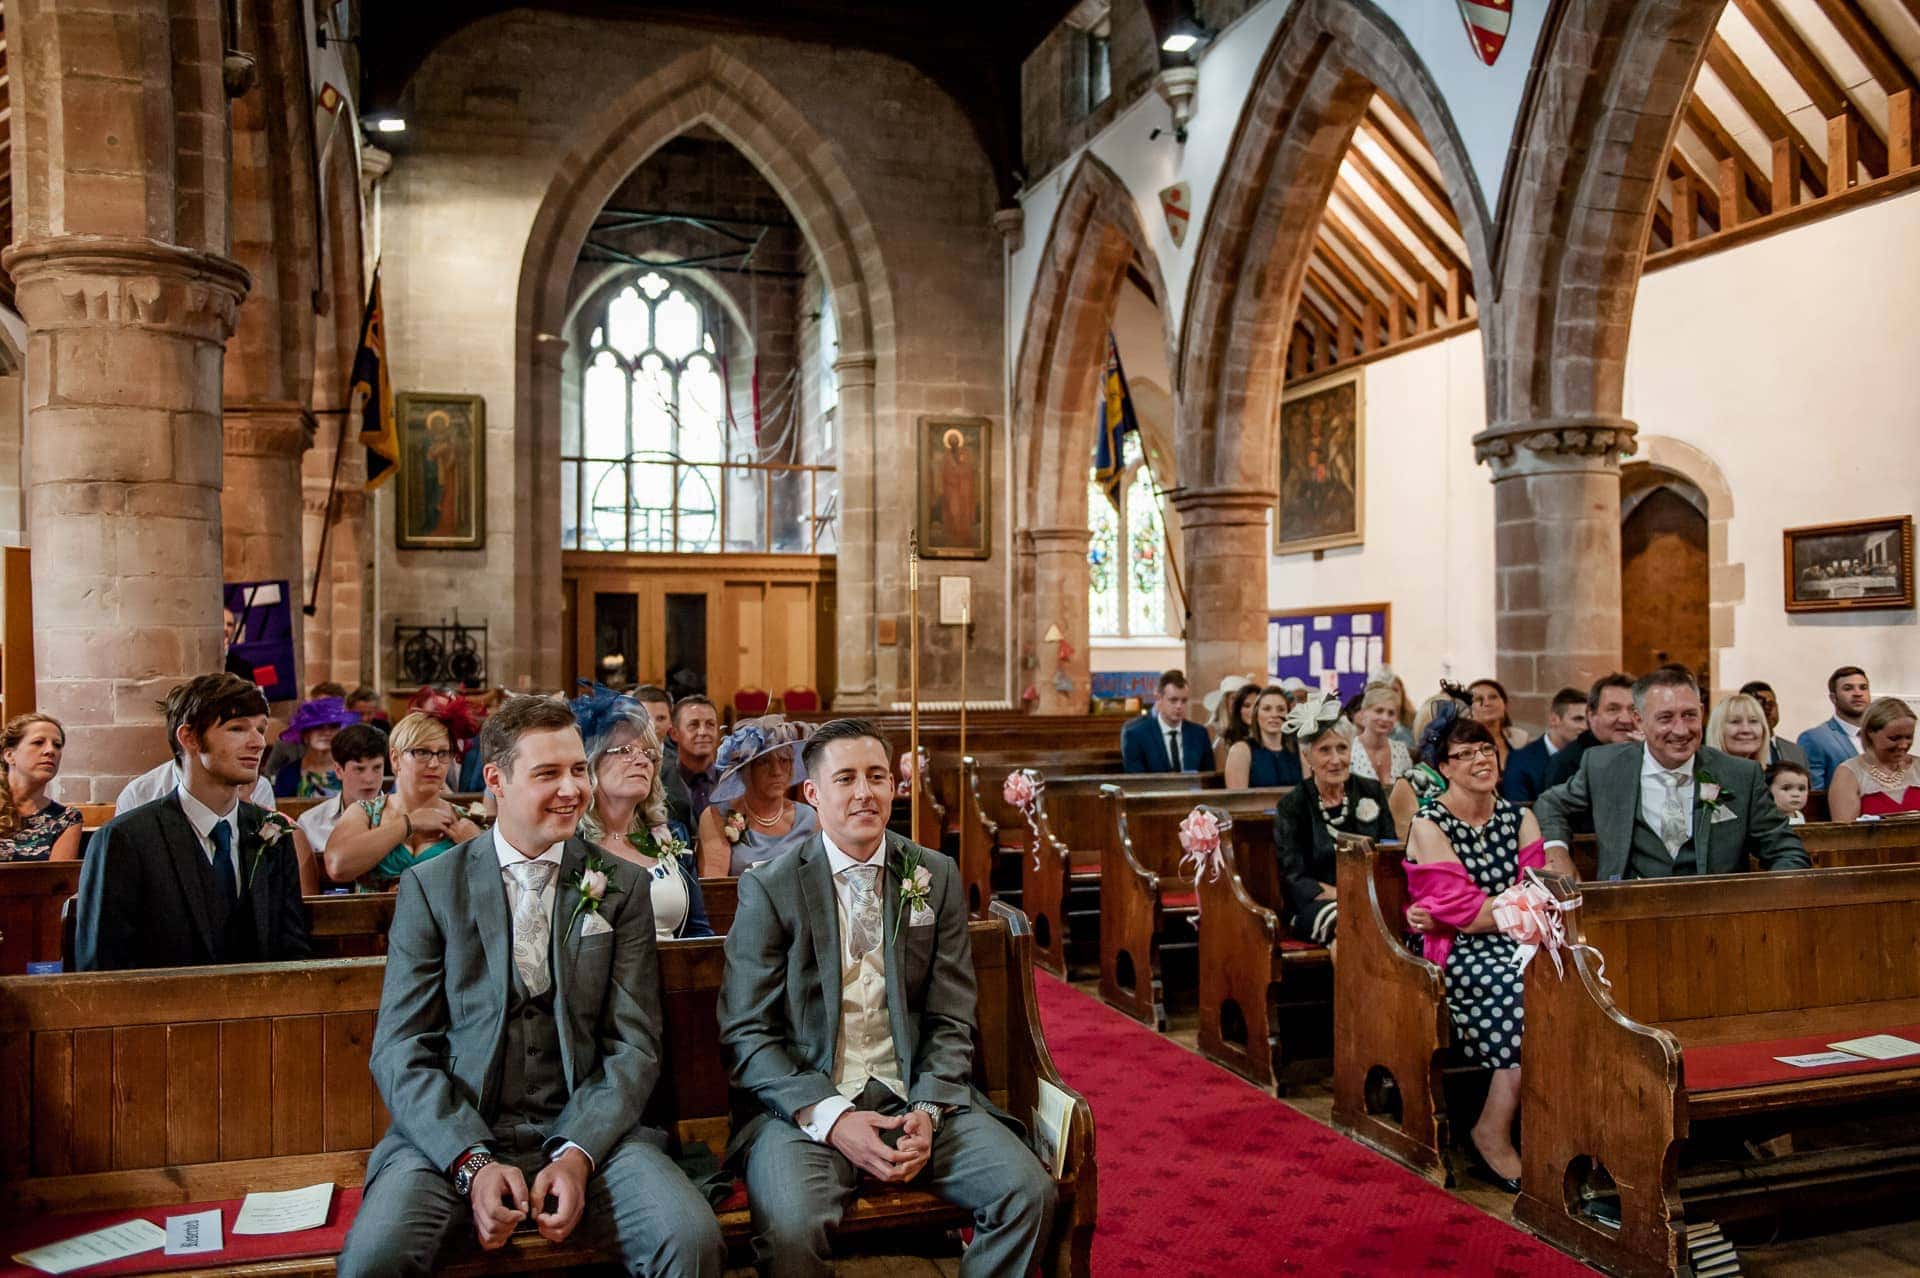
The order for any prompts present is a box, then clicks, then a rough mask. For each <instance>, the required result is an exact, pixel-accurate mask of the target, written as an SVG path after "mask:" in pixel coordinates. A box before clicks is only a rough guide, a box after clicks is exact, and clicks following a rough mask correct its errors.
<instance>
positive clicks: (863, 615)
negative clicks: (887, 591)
mask: <svg viewBox="0 0 1920 1278" xmlns="http://www.w3.org/2000/svg"><path fill="white" fill-rule="evenodd" d="M875 369H876V361H875V360H874V357H873V356H872V355H868V354H861V353H858V352H855V353H850V354H846V355H842V356H841V357H840V358H839V359H837V360H835V361H834V363H833V371H834V372H835V373H837V374H838V375H839V377H840V407H839V409H838V416H839V419H840V516H839V519H840V550H839V553H838V555H837V556H836V559H835V568H834V595H835V598H836V600H837V603H836V607H837V609H838V616H837V617H836V618H835V622H834V629H835V631H836V632H837V634H838V636H839V648H840V652H839V670H838V674H837V676H836V681H835V684H836V686H835V688H834V694H833V708H834V709H835V710H873V709H876V708H878V707H879V705H880V678H879V662H878V660H877V658H878V653H877V651H876V649H877V647H878V643H879V633H878V631H879V603H878V584H879V573H878V564H877V563H876V561H875V556H876V555H877V554H878V553H879V552H880V547H879V545H878V542H879V537H878V527H879V507H878V502H877V496H878V487H879V475H878V465H879V460H878V458H877V457H876V456H875V451H874V440H875V438H876V435H877V432H876V430H875V423H874V415H875V413H876V412H877V411H878V406H877V405H876V404H875V402H874V382H875ZM913 483H914V480H913V474H912V471H911V469H910V468H909V469H908V471H907V472H906V473H905V474H894V475H890V476H889V477H888V492H889V494H890V495H891V496H892V497H893V498H894V500H897V501H901V502H905V503H907V507H908V509H909V510H911V508H912V503H913V501H914V500H915V497H914V488H913ZM912 520H913V516H912V515H911V514H909V515H908V522H907V526H908V527H911V526H912ZM889 553H891V548H889ZM899 556H900V574H901V578H902V580H904V579H905V574H906V546H905V545H904V544H902V545H901V546H900V547H899ZM923 567H924V565H923ZM899 632H900V633H899V639H898V643H899V645H900V650H901V651H902V652H904V651H905V645H906V642H907V620H906V613H905V611H904V610H903V611H902V612H901V614H900V625H899ZM900 668H901V669H902V670H903V671H904V670H905V668H906V663H905V660H904V658H903V659H902V661H901V664H900Z"/></svg>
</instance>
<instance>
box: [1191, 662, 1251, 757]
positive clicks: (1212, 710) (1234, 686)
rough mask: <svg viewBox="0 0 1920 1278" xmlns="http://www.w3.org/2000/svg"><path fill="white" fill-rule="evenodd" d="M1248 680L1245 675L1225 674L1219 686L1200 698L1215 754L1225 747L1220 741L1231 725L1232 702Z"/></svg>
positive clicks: (1208, 734) (1246, 684)
mask: <svg viewBox="0 0 1920 1278" xmlns="http://www.w3.org/2000/svg"><path fill="white" fill-rule="evenodd" d="M1248 683H1249V680H1248V679H1247V677H1246V676H1245V675H1226V676H1224V677H1223V678H1222V679H1221V680H1220V686H1219V687H1218V688H1215V689H1214V690H1213V691H1212V692H1209V693H1208V694H1207V695H1206V696H1204V697H1202V698H1200V704H1201V705H1203V706H1205V707H1206V711H1207V722H1206V724H1205V725H1204V726H1205V727H1206V730H1207V736H1208V737H1209V738H1210V739H1211V740H1212V742H1213V750H1214V753H1215V754H1216V755H1218V754H1220V753H1222V752H1223V750H1224V749H1225V747H1224V746H1222V745H1221V742H1222V741H1223V740H1224V739H1225V738H1226V736H1227V731H1228V729H1229V728H1231V727H1232V726H1233V703H1234V698H1235V697H1236V696H1237V695H1238V694H1239V692H1240V690H1241V689H1243V688H1245V687H1247V686H1248Z"/></svg>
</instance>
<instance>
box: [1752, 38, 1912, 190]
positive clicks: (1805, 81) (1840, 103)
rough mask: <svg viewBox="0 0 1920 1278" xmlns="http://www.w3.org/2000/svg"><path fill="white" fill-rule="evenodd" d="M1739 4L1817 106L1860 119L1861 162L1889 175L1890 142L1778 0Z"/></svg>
mask: <svg viewBox="0 0 1920 1278" xmlns="http://www.w3.org/2000/svg"><path fill="white" fill-rule="evenodd" d="M1733 3H1734V4H1735V5H1737V6H1739V9H1740V13H1741V16H1742V17H1744V18H1746V20H1747V21H1748V22H1749V23H1751V24H1752V26H1753V29H1754V30H1755V31H1757V32H1758V33H1759V34H1760V38H1761V39H1762V40H1764V41H1765V42H1766V45H1767V48H1769V49H1771V50H1772V51H1773V56H1774V57H1776V58H1778V59H1780V62H1781V65H1783V66H1785V67H1786V69H1787V73H1788V74H1789V75H1791V76H1792V77H1793V79H1794V82H1795V83H1796V84H1798V85H1799V86H1800V87H1801V89H1803V90H1805V92H1806V95H1807V96H1808V97H1809V98H1811V99H1813V105H1814V108H1815V109H1816V110H1818V111H1819V112H1820V114H1821V115H1822V116H1824V117H1825V118H1826V119H1829V120H1831V119H1834V118H1835V117H1837V116H1842V115H1855V116H1858V117H1859V118H1860V125H1861V128H1860V161H1861V163H1863V164H1865V165H1866V167H1867V172H1868V173H1869V174H1870V175H1872V176H1874V177H1885V176H1886V174H1887V142H1886V139H1885V138H1884V137H1882V136H1881V134H1880V132H1879V130H1878V129H1877V128H1875V127H1874V123H1873V121H1872V120H1871V119H1870V118H1868V117H1867V115H1866V113H1865V112H1863V111H1861V110H1860V109H1859V108H1858V107H1857V106H1855V105H1854V102H1853V99H1852V98H1850V97H1848V96H1847V91H1846V89H1844V88H1843V87H1841V84H1840V82H1839V81H1838V80H1836V79H1834V78H1833V73H1832V72H1831V71H1829V70H1827V66H1826V64H1825V63H1824V62H1822V61H1820V55H1819V54H1817V53H1815V52H1814V50H1813V46H1812V45H1810V44H1808V43H1807V41H1806V38H1805V37H1804V36H1802V35H1801V34H1800V32H1799V31H1798V29H1796V28H1795V27H1794V25H1793V24H1792V23H1791V22H1789V21H1787V17H1786V15H1785V14H1783V13H1781V12H1780V9H1779V6H1778V5H1777V4H1776V3H1775V0H1733Z"/></svg>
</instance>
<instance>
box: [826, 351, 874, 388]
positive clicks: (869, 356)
mask: <svg viewBox="0 0 1920 1278" xmlns="http://www.w3.org/2000/svg"><path fill="white" fill-rule="evenodd" d="M878 367H879V361H878V360H876V359H875V358H874V357H873V352H872V351H848V352H846V353H845V354H843V355H842V356H841V357H840V358H839V359H836V360H835V361H833V371H834V372H835V373H836V374H837V375H838V376H839V378H840V389H841V390H843V391H844V390H847V389H849V388H852V387H860V386H864V387H866V388H867V389H869V390H871V389H872V388H873V384H874V370H875V369H876V368H878Z"/></svg>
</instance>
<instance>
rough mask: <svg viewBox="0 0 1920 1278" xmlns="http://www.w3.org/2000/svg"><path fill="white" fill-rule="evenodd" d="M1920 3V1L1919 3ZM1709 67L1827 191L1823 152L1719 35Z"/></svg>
mask: <svg viewBox="0 0 1920 1278" xmlns="http://www.w3.org/2000/svg"><path fill="white" fill-rule="evenodd" d="M1915 3H1920V0H1915ZM1707 66H1709V67H1710V68H1712V70H1713V73H1714V74H1715V75H1716V76H1718V77H1719V78H1720V83H1722V84H1724V85H1726V86H1727V92H1729V93H1731V94H1733V100H1734V101H1735V102H1737V103H1739V104H1740V109H1741V110H1742V111H1745V112H1746V113H1747V115H1749V116H1750V117H1752V119H1753V122H1754V123H1755V124H1757V125H1759V126H1760V131H1761V132H1762V133H1765V134H1766V135H1767V140H1768V141H1770V142H1779V141H1782V140H1784V141H1786V142H1788V143H1790V144H1791V145H1792V146H1793V150H1794V154H1795V155H1797V156H1798V157H1799V161H1800V168H1801V181H1803V182H1805V183H1806V184H1807V188H1808V189H1809V190H1810V191H1812V192H1813V194H1815V195H1825V194H1826V192H1827V157H1826V154H1825V153H1824V152H1822V151H1818V150H1816V149H1814V146H1813V144H1812V143H1811V142H1809V141H1807V139H1806V137H1805V136H1804V135H1802V134H1801V132H1800V130H1799V129H1797V128H1795V127H1794V125H1793V121H1791V120H1789V119H1787V113H1786V112H1785V111H1782V110H1781V109H1780V106H1779V104H1778V103H1776V102H1775V101H1774V100H1773V98H1772V97H1771V96H1769V95H1768V93H1767V91H1766V90H1765V89H1764V88H1762V87H1761V86H1760V82H1759V81H1758V80H1756V79H1754V76H1753V72H1751V71H1749V70H1747V64H1746V63H1744V62H1742V61H1741V60H1740V55H1739V54H1737V53H1735V52H1734V51H1733V46H1732V45H1730V44H1728V43H1727V42H1726V41H1725V40H1724V39H1722V38H1721V37H1720V36H1718V35H1715V36H1714V37H1713V39H1712V40H1710V41H1709V42H1708V43H1707Z"/></svg>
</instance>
